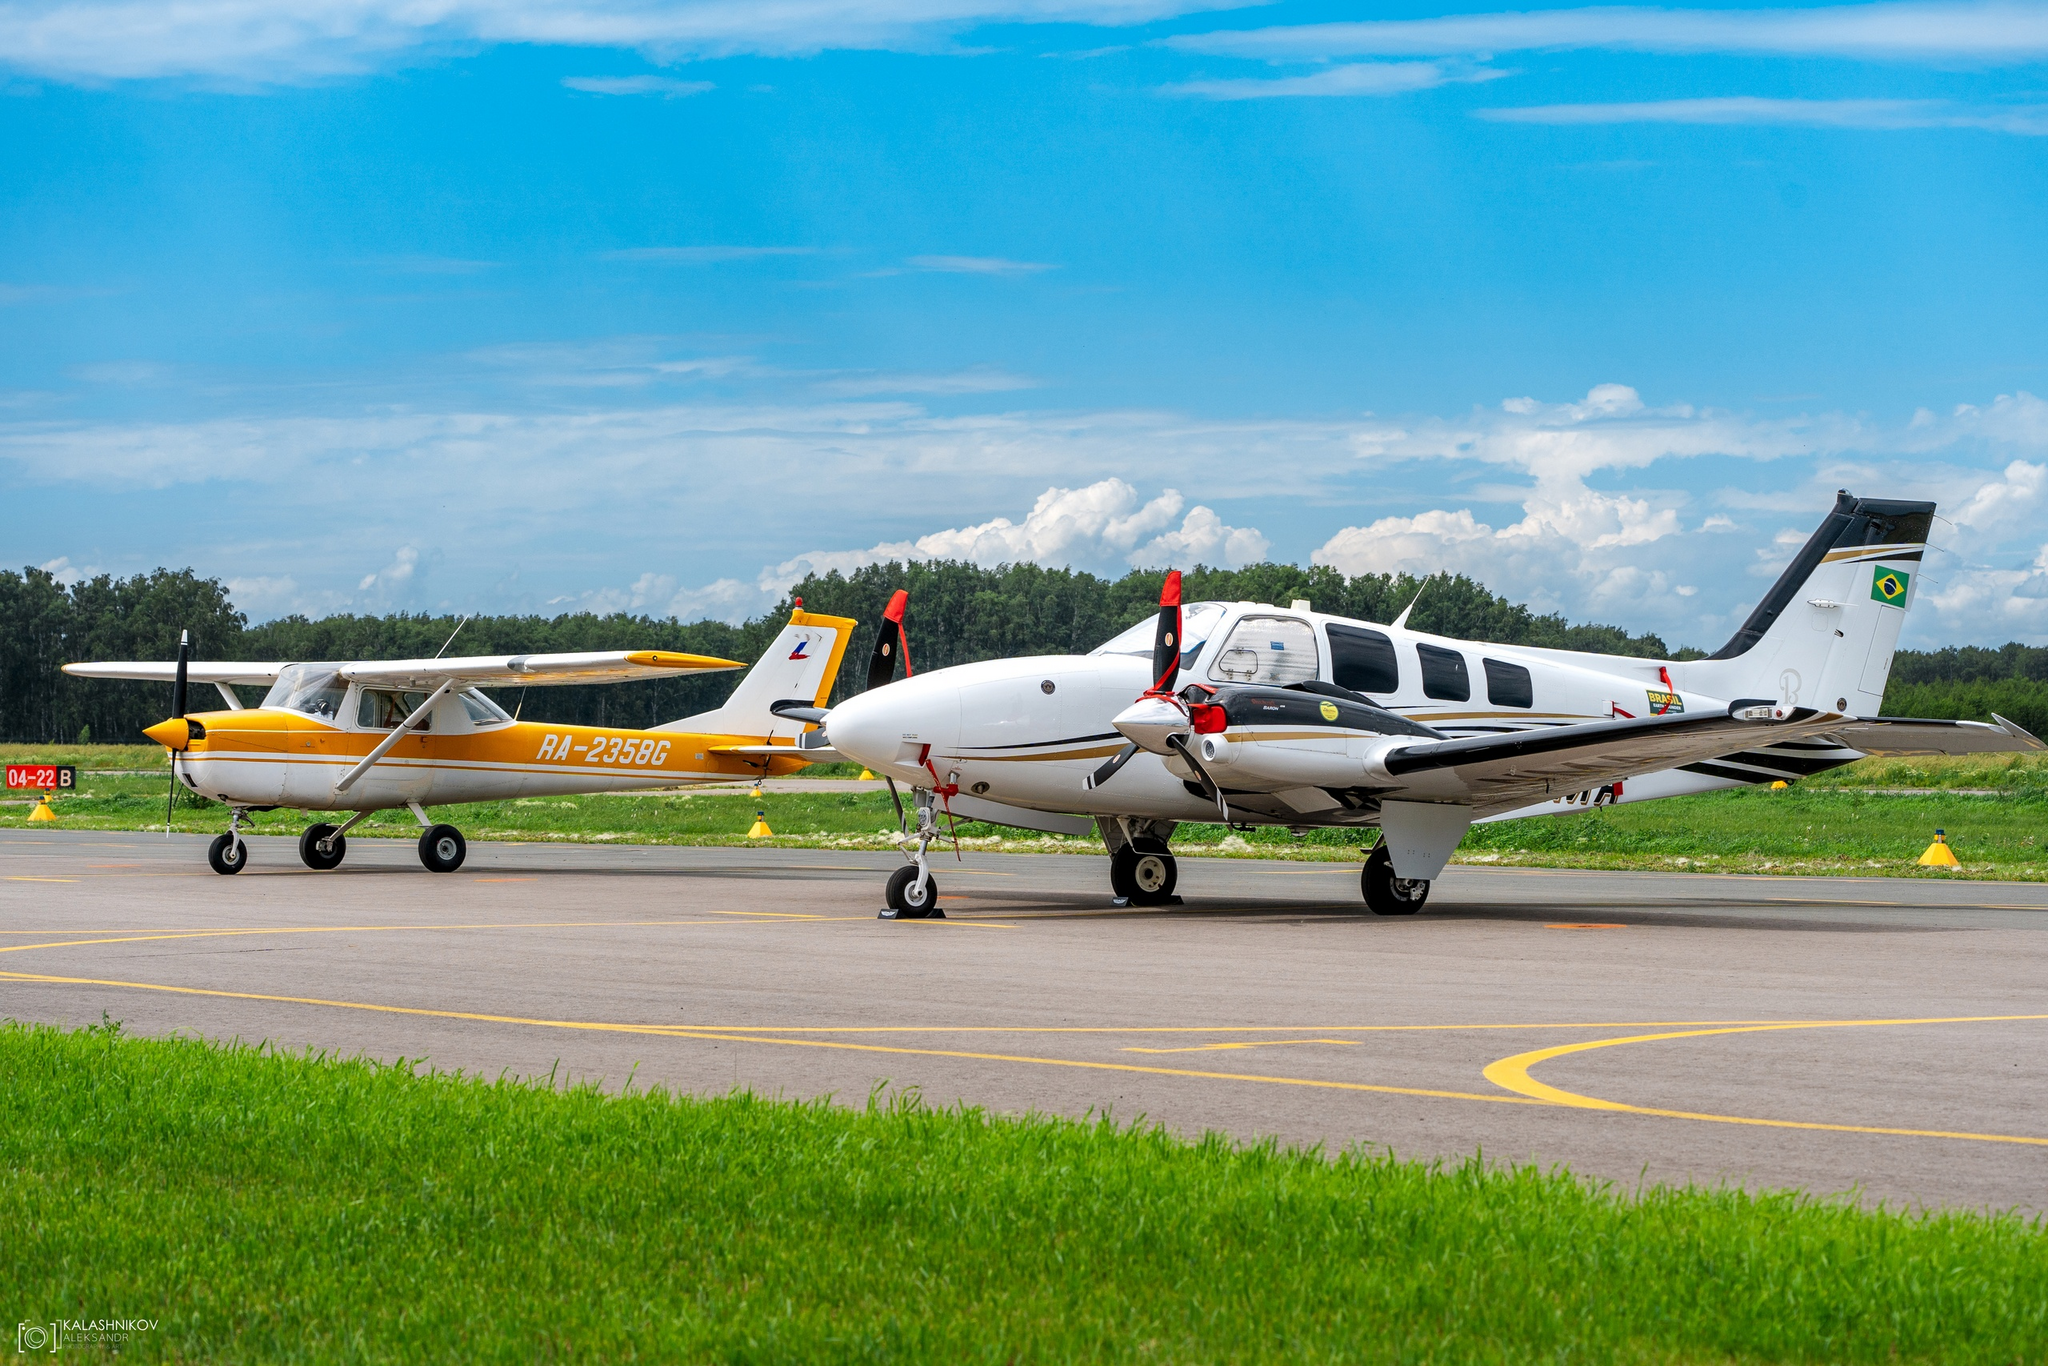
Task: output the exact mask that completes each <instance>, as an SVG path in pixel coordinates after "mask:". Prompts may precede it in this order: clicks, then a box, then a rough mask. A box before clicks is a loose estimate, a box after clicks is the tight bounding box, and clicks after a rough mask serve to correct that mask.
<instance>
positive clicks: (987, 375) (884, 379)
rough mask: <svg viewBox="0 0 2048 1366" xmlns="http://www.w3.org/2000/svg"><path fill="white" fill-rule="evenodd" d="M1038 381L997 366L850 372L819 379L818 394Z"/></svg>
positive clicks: (984, 389) (953, 390)
mask: <svg viewBox="0 0 2048 1366" xmlns="http://www.w3.org/2000/svg"><path fill="white" fill-rule="evenodd" d="M1037 385H1038V381H1037V380H1035V379H1031V378H1029V377H1028V376H1025V375H1012V374H1008V373H1005V372H1004V371H1001V370H987V369H975V370H959V371H955V372H954V373H952V374H947V375H921V374H880V373H875V374H854V375H840V376H836V377H834V378H831V379H822V380H819V381H818V382H817V383H816V384H815V385H814V386H813V387H814V388H816V389H817V391H818V392H819V393H821V394H840V395H845V396H847V397H856V398H857V397H865V396H867V395H869V394H996V393H1002V392H1004V391H1006V390H1011V389H1032V388H1036V387H1037Z"/></svg>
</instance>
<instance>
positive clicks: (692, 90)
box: [562, 76, 718, 100]
mask: <svg viewBox="0 0 2048 1366" xmlns="http://www.w3.org/2000/svg"><path fill="white" fill-rule="evenodd" d="M562 84H563V85H565V86H567V87H568V88H569V89H571V90H580V91H582V92H583V93H584V94H586V95H659V96H661V98H663V99H665V100H673V99H680V98H682V97H683V96H686V95H702V94H703V93H705V92H706V91H708V90H716V89H717V88H718V87H717V86H716V85H715V84H713V83H712V82H710V81H679V80H676V79H675V78H673V77H671V76H564V77H562Z"/></svg>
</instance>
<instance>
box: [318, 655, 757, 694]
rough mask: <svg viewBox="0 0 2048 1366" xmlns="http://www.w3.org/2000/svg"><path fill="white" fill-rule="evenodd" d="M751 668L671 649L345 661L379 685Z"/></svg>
mask: <svg viewBox="0 0 2048 1366" xmlns="http://www.w3.org/2000/svg"><path fill="white" fill-rule="evenodd" d="M746 667H747V666H746V665H744V664H740V663H737V662H735V661H733V660H730V659H715V658H713V657H712V656H710V655H685V654H675V653H672V652H670V651H667V650H591V651H586V652H583V653H578V654H557V655H471V656H468V657H465V658H462V659H389V660H385V659H380V660H369V661H363V662H359V663H354V664H343V665H340V666H339V667H338V668H337V670H336V672H338V673H339V674H340V675H341V676H342V677H343V678H346V679H348V680H349V681H350V682H352V683H363V684H367V685H369V686H371V687H376V688H432V687H437V686H439V685H440V684H441V683H444V682H449V681H451V680H452V681H453V682H454V683H455V684H457V685H458V686H461V687H472V688H474V687H483V688H492V687H500V688H501V687H508V686H519V687H533V688H543V687H551V686H554V685H556V684H565V683H624V682H627V681H629V680H631V679H636V678H673V677H676V676H678V675H681V674H692V673H721V672H724V671H725V670H728V669H744V668H746Z"/></svg>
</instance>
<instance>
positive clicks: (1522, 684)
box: [1482, 659, 1536, 707]
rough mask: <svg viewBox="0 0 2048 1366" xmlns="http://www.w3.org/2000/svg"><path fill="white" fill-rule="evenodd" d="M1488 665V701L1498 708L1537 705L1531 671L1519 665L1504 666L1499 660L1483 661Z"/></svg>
mask: <svg viewBox="0 0 2048 1366" xmlns="http://www.w3.org/2000/svg"><path fill="white" fill-rule="evenodd" d="M1482 662H1483V663H1484V664H1485V665H1486V700H1487V701H1489V702H1491V703H1493V705H1494V706H1496V707H1533V706H1535V705H1536V688H1535V685H1534V684H1532V683H1531V682H1530V681H1529V671H1528V670H1527V669H1525V668H1523V667H1522V666H1521V665H1519V664H1503V663H1501V662H1500V661H1499V660H1497V659H1488V660H1484V661H1482Z"/></svg>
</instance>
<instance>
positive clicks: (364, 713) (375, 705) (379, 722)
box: [356, 688, 434, 731]
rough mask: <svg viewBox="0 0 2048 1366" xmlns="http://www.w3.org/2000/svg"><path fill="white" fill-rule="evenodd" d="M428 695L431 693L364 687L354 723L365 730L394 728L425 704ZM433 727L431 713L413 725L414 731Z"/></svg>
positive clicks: (357, 705)
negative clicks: (390, 690) (389, 690)
mask: <svg viewBox="0 0 2048 1366" xmlns="http://www.w3.org/2000/svg"><path fill="white" fill-rule="evenodd" d="M430 696H432V694H431V693H423V692H385V691H383V690H382V689H371V688H365V689H363V700H362V701H360V702H358V703H357V704H356V724H357V725H359V726H361V727H362V728H363V729H365V730H392V729H395V728H396V727H397V726H398V725H399V724H400V723H402V722H403V721H404V720H405V718H406V717H408V716H411V715H412V714H413V713H414V712H416V711H418V710H419V709H420V708H421V707H423V706H425V705H426V701H427V698H429V697H430ZM433 728H434V718H433V715H432V714H431V713H429V714H428V716H427V719H426V720H424V721H422V722H420V723H419V724H418V725H417V726H414V727H413V729H414V730H416V731H421V730H432V729H433Z"/></svg>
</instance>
